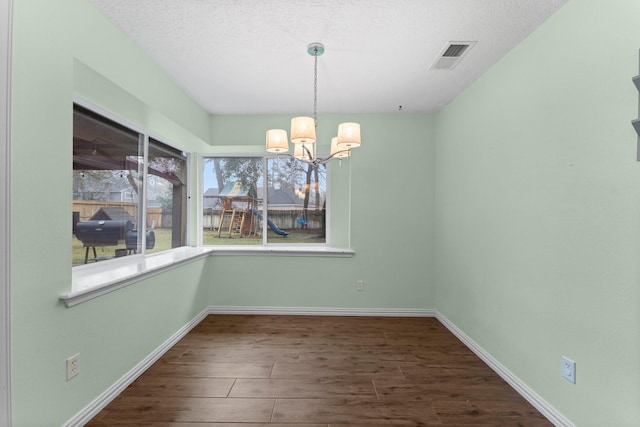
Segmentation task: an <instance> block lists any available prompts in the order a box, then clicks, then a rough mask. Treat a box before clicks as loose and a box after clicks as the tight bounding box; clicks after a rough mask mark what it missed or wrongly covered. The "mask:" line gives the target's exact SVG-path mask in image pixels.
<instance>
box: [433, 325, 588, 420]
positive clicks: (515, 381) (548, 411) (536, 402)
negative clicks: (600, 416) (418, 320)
mask: <svg viewBox="0 0 640 427" xmlns="http://www.w3.org/2000/svg"><path fill="white" fill-rule="evenodd" d="M436 319H438V320H439V321H440V323H442V324H443V325H444V326H445V327H446V328H447V329H449V331H451V333H453V334H454V335H455V336H456V337H457V338H458V339H459V340H460V341H462V342H463V343H464V345H466V346H467V347H469V349H470V350H471V351H473V352H474V353H475V354H476V355H477V356H478V357H479V358H480V359H482V361H483V362H484V363H486V364H487V365H489V367H490V368H491V369H493V370H494V371H495V372H496V373H497V374H498V375H500V377H502V379H503V380H505V381H506V382H507V384H509V385H510V386H511V387H512V388H513V389H514V390H515V391H517V392H518V393H519V394H520V395H521V396H522V397H524V398H525V399H526V400H527V402H529V403H530V404H531V405H532V406H533V407H534V408H536V409H537V410H538V411H540V413H542V415H544V416H545V417H546V418H547V419H548V420H549V421H550V422H552V423H553V424H554V425H555V426H557V427H575V426H574V424H573V423H572V422H571V421H569V420H568V419H567V418H566V417H565V416H564V415H562V414H561V413H560V412H558V410H557V409H555V408H554V407H553V406H551V405H550V404H549V403H548V402H547V401H545V400H544V399H543V398H542V397H541V396H540V395H539V394H538V393H536V392H535V391H533V390H532V389H531V388H529V386H527V385H526V384H525V383H524V382H522V380H520V378H518V377H517V376H515V375H514V374H513V373H512V372H511V371H509V370H508V369H507V368H506V367H505V366H504V365H503V364H501V363H500V362H498V360H496V359H495V358H494V357H493V356H491V354H489V353H488V352H487V351H486V350H484V349H483V348H482V347H480V346H479V345H478V344H477V343H476V342H475V341H473V340H472V339H471V338H469V337H468V336H467V335H466V334H465V333H464V332H462V330H461V329H460V328H458V327H457V326H456V325H454V324H453V323H452V322H451V321H450V320H449V319H447V318H446V317H445V316H444V315H443V314H442V313H440V312H436Z"/></svg>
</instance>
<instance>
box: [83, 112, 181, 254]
mask: <svg viewBox="0 0 640 427" xmlns="http://www.w3.org/2000/svg"><path fill="white" fill-rule="evenodd" d="M146 138H147V137H146V136H145V135H143V134H140V133H139V132H137V131H134V130H132V129H129V128H127V127H126V126H123V125H121V124H119V123H117V122H115V121H113V120H110V119H108V118H106V117H103V116H101V115H99V114H97V113H94V112H92V111H90V110H88V109H86V108H83V107H81V106H79V105H74V114H73V202H72V212H73V228H72V231H73V238H72V265H73V266H76V265H83V264H87V263H91V262H97V261H102V260H107V259H111V258H116V257H122V256H127V255H132V254H137V253H145V252H157V251H160V250H165V249H170V248H174V247H177V246H182V245H184V239H185V225H186V221H185V217H186V215H185V210H186V189H185V187H186V155H184V154H183V153H182V152H180V151H178V150H175V149H173V148H171V147H169V146H167V145H165V144H163V143H161V142H159V141H156V140H154V139H149V143H148V144H145V140H146ZM145 145H147V146H148V148H147V152H146V153H145ZM145 158H147V161H145ZM145 164H148V165H149V167H148V170H145ZM145 192H146V194H147V199H146V201H145V200H144V194H145ZM143 202H144V203H143ZM145 207H146V210H145ZM139 229H145V231H146V232H145V233H139ZM143 246H144V250H143Z"/></svg>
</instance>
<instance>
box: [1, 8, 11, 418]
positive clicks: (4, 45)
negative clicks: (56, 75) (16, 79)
mask: <svg viewBox="0 0 640 427" xmlns="http://www.w3.org/2000/svg"><path fill="white" fill-rule="evenodd" d="M12 12H13V1H12V0H7V1H3V2H0V23H1V24H0V28H2V31H1V33H0V51H1V52H2V54H0V129H4V131H3V132H2V134H1V135H0V153H2V155H0V158H2V159H3V160H2V165H0V171H2V173H1V176H0V181H2V183H1V184H0V227H2V232H0V236H2V238H1V239H2V240H0V425H1V426H10V425H11V418H12V416H11V287H10V283H11V281H10V272H9V269H10V266H11V263H10V256H9V253H10V248H9V244H10V243H9V242H10V235H11V215H10V208H9V206H10V205H11V203H10V198H11V167H10V166H11V68H12V62H11V54H12V24H13V19H12V17H13V15H12Z"/></svg>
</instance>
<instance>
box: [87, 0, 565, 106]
mask: <svg viewBox="0 0 640 427" xmlns="http://www.w3.org/2000/svg"><path fill="white" fill-rule="evenodd" d="M89 1H90V2H91V3H93V4H94V5H95V6H96V7H97V8H98V9H99V10H100V11H101V12H102V13H103V14H104V15H105V16H106V17H107V18H108V19H110V20H111V21H113V22H114V23H115V24H116V25H117V26H118V27H119V28H120V29H121V30H122V31H123V32H124V33H125V34H126V35H127V36H128V37H129V38H131V39H133V40H134V41H135V43H137V44H138V45H139V46H140V47H141V48H142V50H144V51H146V52H147V53H148V54H149V55H150V56H151V57H152V58H153V59H154V60H155V61H156V62H157V63H158V64H160V66H161V67H163V68H164V69H165V70H166V71H167V72H168V73H169V74H170V75H171V76H172V77H173V79H174V80H175V81H176V82H177V84H178V85H180V86H181V87H182V88H183V89H184V90H185V91H186V92H187V93H188V94H189V95H190V96H191V97H193V99H195V100H196V101H197V102H198V103H199V104H200V105H201V106H202V107H203V108H204V109H205V110H207V111H208V112H210V113H212V114H270V113H305V114H307V113H310V112H312V111H313V57H312V56H310V55H309V54H307V52H306V49H307V45H308V44H309V43H311V42H316V41H317V42H321V43H323V44H324V46H325V49H326V52H325V54H324V55H323V56H321V57H320V58H318V113H320V114H322V113H378V112H392V111H398V107H399V106H402V107H403V108H402V109H403V111H407V112H427V113H429V112H435V111H438V110H439V109H441V108H442V107H443V106H445V105H446V104H447V103H448V102H450V101H451V100H452V99H454V98H455V97H456V96H457V95H458V94H459V93H460V92H461V91H462V90H463V89H464V88H465V87H467V86H468V85H469V84H471V83H472V82H473V81H474V80H476V79H477V78H478V77H480V76H481V75H482V74H483V73H484V72H485V71H486V70H488V69H489V68H490V67H491V66H492V65H493V64H495V63H496V62H497V61H498V60H500V58H502V57H503V56H504V55H505V54H506V53H507V52H508V51H509V50H511V49H512V48H513V47H514V46H515V45H517V44H518V43H519V42H521V41H522V40H523V39H525V38H526V37H527V35H529V34H530V33H531V32H532V31H533V30H534V29H535V28H536V27H538V26H539V25H540V24H541V23H542V22H544V21H545V20H546V19H547V18H549V17H550V16H551V15H552V14H553V13H555V12H556V11H557V10H558V9H559V8H560V7H561V6H562V5H563V4H564V3H566V1H567V0H384V1H381V0H306V1H303V0H262V1H259V0H136V1H133V0H89ZM450 41H454V42H455V41H474V42H477V44H475V46H474V47H473V48H472V49H471V50H469V52H468V54H467V55H466V56H465V57H464V58H463V59H462V60H461V61H460V63H459V64H458V65H457V66H456V67H455V68H454V69H453V70H430V66H431V65H432V64H433V63H434V61H435V60H436V59H437V58H438V56H439V55H440V54H441V53H442V51H443V49H444V48H445V47H446V45H447V43H448V42H450Z"/></svg>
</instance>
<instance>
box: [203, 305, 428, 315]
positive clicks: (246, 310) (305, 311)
mask: <svg viewBox="0 0 640 427" xmlns="http://www.w3.org/2000/svg"><path fill="white" fill-rule="evenodd" d="M208 313H209V314H261V315H272V316H273V315H291V316H383V317H435V316H436V310H429V309H406V308H318V307H215V306H211V307H209V308H208Z"/></svg>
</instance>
